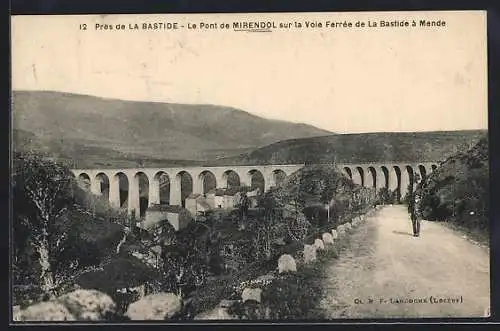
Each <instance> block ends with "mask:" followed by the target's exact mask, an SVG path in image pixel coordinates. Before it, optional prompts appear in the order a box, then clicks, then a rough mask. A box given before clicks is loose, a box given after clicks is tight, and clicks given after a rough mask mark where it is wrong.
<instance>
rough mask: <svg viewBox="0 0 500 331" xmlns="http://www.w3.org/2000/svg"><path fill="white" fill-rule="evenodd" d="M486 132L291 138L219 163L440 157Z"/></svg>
mask: <svg viewBox="0 0 500 331" xmlns="http://www.w3.org/2000/svg"><path fill="white" fill-rule="evenodd" d="M486 134H487V132H486V131H483V130H471V131H437V132H388V133H362V134H338V135H329V136H323V137H313V138H304V139H292V140H287V141H281V142H277V143H274V144H271V145H269V146H265V147H262V148H259V149H256V150H255V151H251V152H248V153H242V154H241V155H239V156H236V157H229V158H225V159H223V160H219V161H218V162H220V163H221V164H223V163H226V164H255V163H278V164H279V163H306V162H311V163H331V162H332V161H333V160H335V161H336V162H339V163H363V162H377V161H440V160H444V159H446V158H447V157H448V156H450V155H452V154H454V153H456V152H458V151H465V150H467V149H469V148H470V147H471V146H472V145H473V144H474V143H476V142H477V141H478V140H479V139H481V138H482V137H485V136H486Z"/></svg>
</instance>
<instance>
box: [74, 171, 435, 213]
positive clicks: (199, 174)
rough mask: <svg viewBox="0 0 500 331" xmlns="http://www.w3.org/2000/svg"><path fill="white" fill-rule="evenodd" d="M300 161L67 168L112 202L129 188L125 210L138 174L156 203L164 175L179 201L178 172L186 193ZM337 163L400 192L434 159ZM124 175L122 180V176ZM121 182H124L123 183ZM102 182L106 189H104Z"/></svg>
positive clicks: (133, 206) (133, 207)
mask: <svg viewBox="0 0 500 331" xmlns="http://www.w3.org/2000/svg"><path fill="white" fill-rule="evenodd" d="M302 167H304V164H284V165H256V166H217V167H198V166H196V167H175V168H123V169H72V172H73V174H74V175H75V177H76V178H77V179H78V181H79V182H80V183H82V184H83V183H87V184H86V185H89V186H90V190H91V192H92V193H93V194H96V195H103V194H106V195H107V196H108V199H109V202H110V203H111V205H112V206H114V207H116V208H122V207H123V204H124V202H122V201H121V199H120V190H122V191H128V198H127V199H126V201H128V202H127V210H128V213H129V214H132V213H134V214H135V215H139V214H140V203H139V201H140V190H139V187H140V186H139V183H140V179H141V178H143V180H144V179H146V180H145V182H146V183H147V185H148V191H147V192H148V193H147V195H148V205H153V204H159V203H160V183H161V180H160V178H163V180H165V178H167V179H166V180H167V181H168V182H169V186H170V193H169V194H170V197H169V204H170V205H181V204H182V200H183V196H182V191H183V190H184V189H185V188H183V187H182V185H181V182H182V177H183V176H188V178H190V179H191V183H192V187H191V188H190V189H188V191H190V193H205V192H204V191H205V190H206V187H205V185H204V182H205V180H206V178H207V177H208V176H210V177H212V181H213V182H215V187H216V188H227V187H228V186H229V180H228V178H229V177H230V176H232V178H235V177H237V178H238V179H239V184H240V185H241V186H250V185H251V184H252V182H253V180H254V179H255V177H256V176H259V177H260V178H261V182H262V181H263V182H264V187H263V189H264V190H267V189H269V188H270V187H272V186H275V185H277V184H278V183H279V182H280V181H282V180H283V179H284V178H285V177H286V176H289V175H291V174H292V173H294V172H296V171H298V170H299V169H301V168H302ZM336 167H337V168H338V169H339V170H340V171H342V172H343V173H344V174H345V175H346V176H348V177H349V178H351V179H352V180H353V182H354V183H356V184H359V185H362V186H365V187H373V188H376V189H377V190H378V189H380V188H382V187H386V188H388V189H389V190H391V191H394V190H397V191H398V192H399V194H400V196H401V197H403V196H404V195H405V194H406V191H407V187H408V185H409V184H414V177H415V174H418V175H420V177H421V178H425V177H426V176H427V175H428V174H429V173H430V172H432V171H433V170H434V169H435V168H436V167H437V163H436V162H420V163H415V162H389V163H360V164H348V163H339V164H336ZM125 179H126V180H125ZM120 182H122V183H123V182H126V183H127V184H126V187H122V186H123V184H120ZM106 187H107V189H106Z"/></svg>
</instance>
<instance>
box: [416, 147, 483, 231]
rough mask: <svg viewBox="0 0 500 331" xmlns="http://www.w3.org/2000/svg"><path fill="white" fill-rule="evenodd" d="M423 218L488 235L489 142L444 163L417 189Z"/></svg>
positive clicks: (456, 155)
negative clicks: (420, 194) (420, 196)
mask: <svg viewBox="0 0 500 331" xmlns="http://www.w3.org/2000/svg"><path fill="white" fill-rule="evenodd" d="M418 191H420V192H421V193H422V206H421V209H422V214H423V215H422V217H424V218H425V219H428V220H431V221H433V220H438V221H449V222H451V223H454V224H456V225H459V226H462V227H464V228H467V229H470V230H477V231H480V232H488V228H489V164H488V140H487V139H486V138H485V139H482V140H480V141H479V142H478V143H477V144H476V145H475V146H474V147H473V148H471V149H469V150H468V151H467V152H461V153H457V154H455V155H453V156H452V157H450V158H448V159H447V160H446V161H444V162H443V163H442V164H441V165H440V166H439V167H438V168H437V169H436V170H435V171H434V172H433V173H432V174H431V175H430V176H429V177H428V178H427V179H426V180H425V181H424V182H423V183H422V185H421V186H420V187H419V188H418Z"/></svg>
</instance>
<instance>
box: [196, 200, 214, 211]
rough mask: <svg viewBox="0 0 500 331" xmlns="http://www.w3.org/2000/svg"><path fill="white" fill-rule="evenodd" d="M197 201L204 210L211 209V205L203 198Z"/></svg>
mask: <svg viewBox="0 0 500 331" xmlns="http://www.w3.org/2000/svg"><path fill="white" fill-rule="evenodd" d="M197 203H198V206H200V207H201V208H202V209H203V210H204V211H207V210H210V209H212V207H210V205H209V204H208V203H207V202H206V201H205V200H204V199H203V200H199V201H197Z"/></svg>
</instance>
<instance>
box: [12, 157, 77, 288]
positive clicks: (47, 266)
mask: <svg viewBox="0 0 500 331" xmlns="http://www.w3.org/2000/svg"><path fill="white" fill-rule="evenodd" d="M12 182H13V203H14V205H13V209H14V210H13V212H14V217H15V219H14V222H15V223H19V224H18V226H17V227H15V228H14V230H16V229H17V230H21V229H22V228H23V229H24V230H26V231H28V232H29V237H30V244H31V245H32V246H33V248H34V250H35V252H36V253H37V256H38V262H39V264H40V276H39V280H40V285H41V288H42V290H43V291H44V292H45V293H48V294H49V293H51V292H52V291H53V290H54V287H55V282H54V275H53V270H52V263H51V262H52V261H51V259H52V258H53V257H54V255H55V254H54V253H55V252H56V251H57V250H58V249H60V248H61V247H62V246H63V243H64V241H65V240H66V238H67V236H68V232H67V229H68V226H67V224H64V223H62V222H58V219H59V218H60V217H61V216H62V215H63V214H64V213H65V212H66V211H67V209H68V206H69V205H71V203H72V192H73V188H74V181H73V175H72V173H71V172H70V171H69V169H68V168H66V167H64V166H61V165H58V164H56V163H54V162H52V161H48V160H44V159H42V158H40V157H38V156H34V155H20V154H18V155H16V157H15V160H14V173H13V181H12ZM17 234H20V232H19V231H18V232H17ZM15 236H16V233H15ZM21 237H22V235H21Z"/></svg>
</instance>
